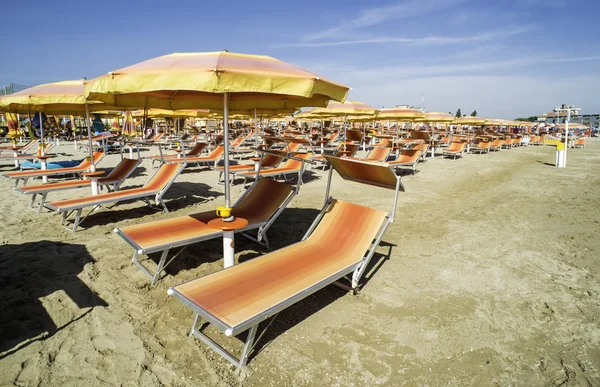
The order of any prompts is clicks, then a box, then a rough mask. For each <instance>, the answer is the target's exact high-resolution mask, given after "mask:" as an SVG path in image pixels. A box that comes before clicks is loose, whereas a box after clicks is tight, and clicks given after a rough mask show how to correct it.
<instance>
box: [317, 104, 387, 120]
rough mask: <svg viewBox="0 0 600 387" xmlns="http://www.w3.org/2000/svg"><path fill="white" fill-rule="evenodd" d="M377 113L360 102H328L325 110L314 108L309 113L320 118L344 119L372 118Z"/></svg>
mask: <svg viewBox="0 0 600 387" xmlns="http://www.w3.org/2000/svg"><path fill="white" fill-rule="evenodd" d="M377 112H378V110H377V109H375V108H374V107H372V106H369V105H367V104H366V103H362V102H355V101H344V102H335V101H332V102H329V104H327V107H326V108H315V109H313V110H312V111H311V114H312V115H315V116H321V117H345V116H358V115H360V116H364V115H371V116H374V115H375V114H376V113H377Z"/></svg>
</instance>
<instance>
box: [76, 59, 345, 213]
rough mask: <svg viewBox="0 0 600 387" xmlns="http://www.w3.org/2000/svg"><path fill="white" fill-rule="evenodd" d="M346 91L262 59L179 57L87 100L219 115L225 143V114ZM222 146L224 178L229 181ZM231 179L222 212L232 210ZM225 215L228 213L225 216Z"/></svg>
mask: <svg viewBox="0 0 600 387" xmlns="http://www.w3.org/2000/svg"><path fill="white" fill-rule="evenodd" d="M348 90H349V87H347V86H343V85H341V84H337V83H334V82H332V81H329V80H327V79H324V78H322V77H320V76H318V75H316V74H313V73H311V72H309V71H307V70H304V69H301V68H299V67H297V66H293V65H291V64H288V63H285V62H282V61H280V60H277V59H275V58H271V57H268V56H262V55H248V54H237V53H230V52H227V51H221V52H207V53H178V54H171V55H165V56H161V57H157V58H154V59H150V60H147V61H144V62H140V63H137V64H134V65H131V66H129V67H125V68H123V69H120V70H116V71H111V72H110V73H108V74H106V75H103V76H100V77H98V78H95V79H93V80H91V81H90V82H89V83H88V84H86V86H85V96H86V97H87V98H88V99H90V100H98V101H102V102H105V103H109V104H114V105H118V106H138V107H144V108H162V109H171V110H177V109H194V108H203V109H222V110H223V123H224V136H225V138H226V139H227V138H229V124H228V121H229V109H254V108H265V109H290V108H300V107H305V106H326V104H327V102H328V101H329V100H331V99H333V100H336V101H344V100H345V99H346V96H347V94H348ZM228 145H229V144H228V142H227V141H225V155H224V156H225V157H224V175H225V176H229V146H228ZM229 191H230V190H229V179H228V178H227V179H226V183H225V207H227V208H229V207H230V192H229ZM225 213H226V212H225Z"/></svg>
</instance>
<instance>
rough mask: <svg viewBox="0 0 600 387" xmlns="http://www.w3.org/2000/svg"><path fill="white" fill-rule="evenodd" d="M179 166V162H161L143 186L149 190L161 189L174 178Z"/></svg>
mask: <svg viewBox="0 0 600 387" xmlns="http://www.w3.org/2000/svg"><path fill="white" fill-rule="evenodd" d="M180 168H181V164H163V165H162V166H161V167H160V168H159V170H158V171H157V172H156V173H155V174H154V176H152V178H151V179H150V180H148V182H147V183H146V184H145V185H144V188H146V189H148V190H151V191H161V190H163V189H164V188H165V187H166V186H167V185H168V184H169V183H170V182H171V180H173V179H174V178H175V176H176V175H177V173H178V172H179V169H180Z"/></svg>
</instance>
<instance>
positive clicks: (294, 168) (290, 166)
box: [235, 151, 312, 186]
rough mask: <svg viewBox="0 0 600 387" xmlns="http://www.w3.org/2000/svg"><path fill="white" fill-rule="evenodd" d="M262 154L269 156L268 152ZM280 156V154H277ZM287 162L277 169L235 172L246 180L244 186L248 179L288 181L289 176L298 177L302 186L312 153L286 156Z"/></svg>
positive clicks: (259, 168)
mask: <svg viewBox="0 0 600 387" xmlns="http://www.w3.org/2000/svg"><path fill="white" fill-rule="evenodd" d="M260 152H261V153H265V154H268V153H269V152H268V151H260ZM276 154H279V153H276ZM286 158H287V160H286V161H285V163H283V165H282V166H279V167H276V168H269V169H265V170H263V169H262V168H261V167H260V164H259V167H258V170H257V171H256V172H254V171H252V172H235V174H236V175H240V176H242V177H243V178H244V183H243V186H245V185H246V181H247V179H254V180H258V179H260V178H262V177H273V178H275V177H283V178H284V179H286V180H287V176H288V175H298V185H300V184H302V174H303V173H304V170H305V165H306V163H307V162H310V159H311V158H312V153H311V152H308V153H293V154H291V155H288V156H286Z"/></svg>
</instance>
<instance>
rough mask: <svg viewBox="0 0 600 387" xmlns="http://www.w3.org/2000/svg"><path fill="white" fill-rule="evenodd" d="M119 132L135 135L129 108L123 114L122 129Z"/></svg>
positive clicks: (130, 135)
mask: <svg viewBox="0 0 600 387" xmlns="http://www.w3.org/2000/svg"><path fill="white" fill-rule="evenodd" d="M121 134H123V135H124V136H127V137H134V136H135V135H136V132H135V122H134V121H133V114H131V110H127V111H126V112H125V114H124V115H123V130H122V131H121Z"/></svg>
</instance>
